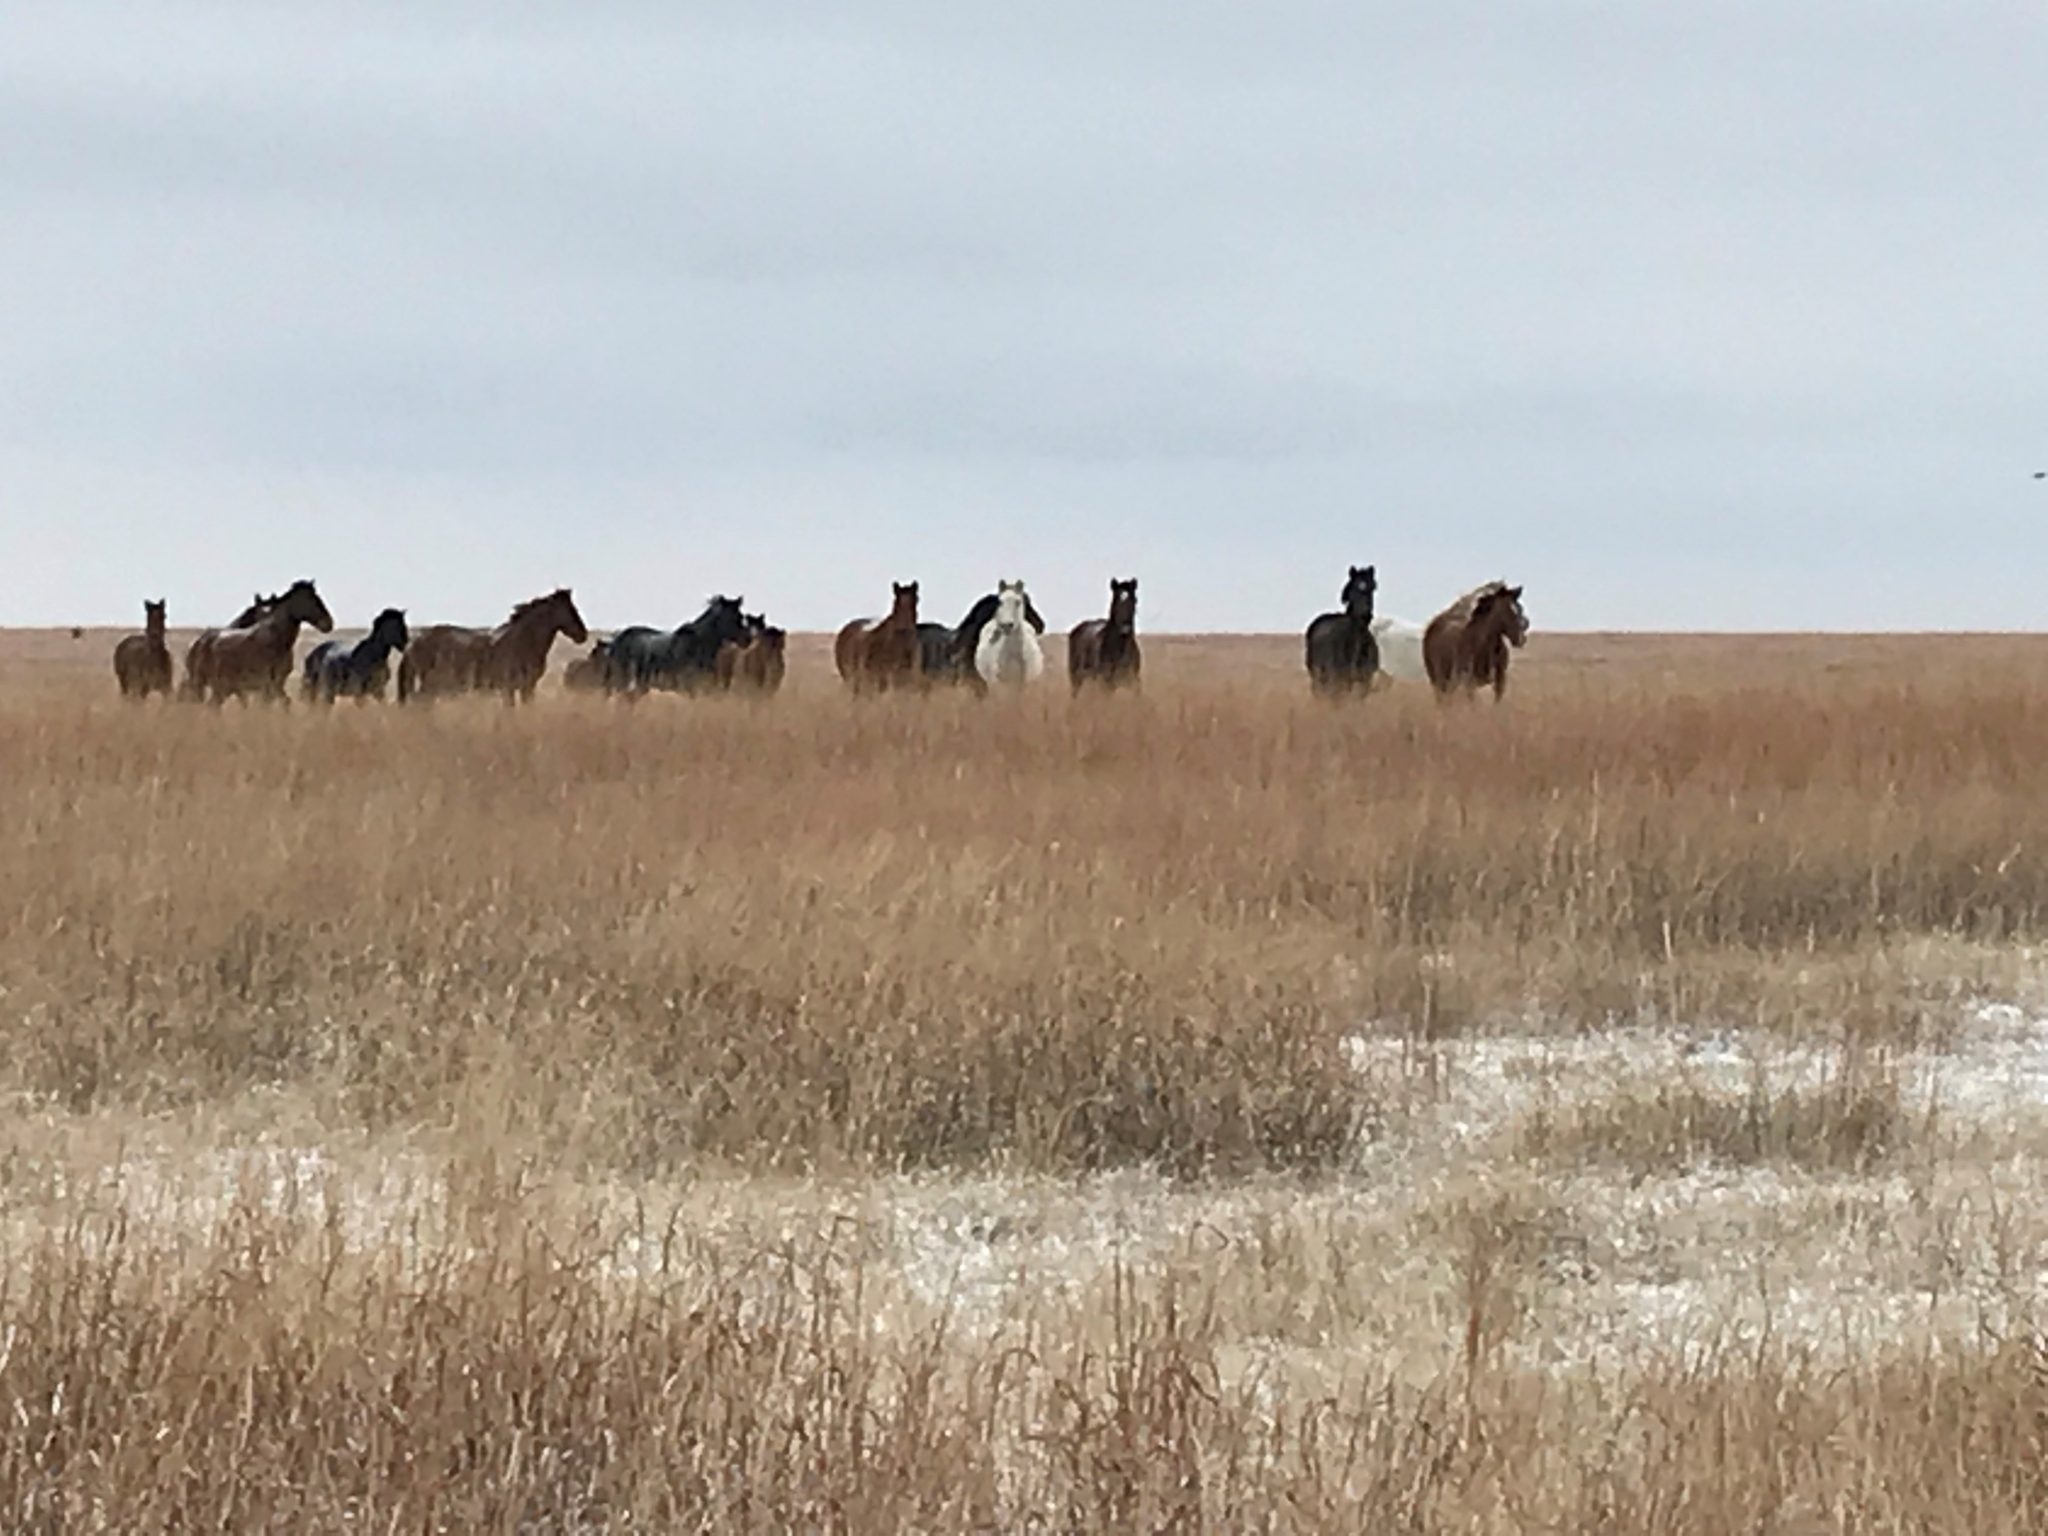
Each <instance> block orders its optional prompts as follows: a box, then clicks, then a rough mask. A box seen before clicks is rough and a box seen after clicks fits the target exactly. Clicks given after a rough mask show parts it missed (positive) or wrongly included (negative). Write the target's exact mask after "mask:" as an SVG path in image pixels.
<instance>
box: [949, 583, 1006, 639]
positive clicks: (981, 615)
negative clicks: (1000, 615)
mask: <svg viewBox="0 0 2048 1536" xmlns="http://www.w3.org/2000/svg"><path fill="white" fill-rule="evenodd" d="M995 616H996V595H995V593H993V592H984V593H982V595H981V596H980V597H977V598H976V599H975V600H974V606H973V607H971V608H969V609H968V610H967V612H966V613H965V614H964V615H962V617H961V619H960V622H959V623H958V624H955V625H954V626H953V630H954V633H956V634H957V633H959V632H960V631H961V630H963V629H968V628H971V627H972V626H974V625H976V624H986V623H987V622H988V621H989V620H990V619H992V618H994V617H995Z"/></svg>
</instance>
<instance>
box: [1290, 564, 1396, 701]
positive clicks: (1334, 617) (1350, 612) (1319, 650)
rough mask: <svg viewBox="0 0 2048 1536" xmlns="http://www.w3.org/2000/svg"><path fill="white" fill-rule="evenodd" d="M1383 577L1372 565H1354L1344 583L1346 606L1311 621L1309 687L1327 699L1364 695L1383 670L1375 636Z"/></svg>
mask: <svg viewBox="0 0 2048 1536" xmlns="http://www.w3.org/2000/svg"><path fill="white" fill-rule="evenodd" d="M1378 590H1379V575H1378V573H1377V572H1376V571H1375V570H1374V569H1373V568H1372V567H1371V566H1369V565H1354V566H1352V567H1351V574H1350V576H1349V577H1348V578H1347V579H1346V580H1345V582H1344V592H1343V596H1342V597H1341V598H1340V599H1339V600H1340V601H1341V602H1342V603H1343V605H1344V607H1343V609H1342V611H1341V612H1338V613H1322V614H1318V615H1316V617H1315V618H1313V619H1311V620H1310V621H1309V626H1308V632H1307V634H1306V635H1304V636H1303V642H1304V644H1303V656H1304V659H1305V660H1306V662H1307V664H1308V680H1309V685H1310V687H1312V688H1313V689H1314V690H1315V691H1316V693H1317V694H1319V695H1321V696H1322V697H1324V698H1337V697H1341V696H1342V695H1344V694H1348V693H1353V692H1363V691H1365V690H1367V689H1369V688H1371V687H1372V682H1373V677H1374V675H1375V674H1376V673H1377V672H1378V671H1379V669H1380V646H1379V642H1378V641H1377V640H1375V639H1374V638H1373V633H1372V600H1373V595H1374V594H1375V593H1376V592H1377V591H1378Z"/></svg>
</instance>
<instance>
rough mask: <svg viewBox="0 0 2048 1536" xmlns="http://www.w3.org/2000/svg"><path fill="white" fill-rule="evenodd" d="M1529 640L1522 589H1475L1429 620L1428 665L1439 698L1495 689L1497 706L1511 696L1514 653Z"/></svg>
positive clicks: (1497, 585)
mask: <svg viewBox="0 0 2048 1536" xmlns="http://www.w3.org/2000/svg"><path fill="white" fill-rule="evenodd" d="M1528 639H1529V616H1528V614H1526V613H1524V612H1523V611H1522V589H1521V588H1520V587H1511V586H1509V585H1508V584H1507V583H1506V582H1504V581H1489V582H1487V583H1486V585H1485V586H1482V587H1474V588H1473V589H1472V590H1471V591H1470V592H1467V593H1466V594H1465V595H1464V596H1463V597H1461V598H1459V599H1458V600H1457V601H1456V602H1455V603H1453V604H1451V606H1450V607H1448V608H1446V609H1445V610H1444V611H1443V612H1442V613H1440V614H1438V615H1437V616H1436V617H1435V618H1433V619H1431V620H1430V621H1429V628H1428V629H1426V630H1424V631H1423V634H1422V663H1423V665H1424V666H1425V667H1427V668H1428V669H1429V681H1430V686H1431V687H1433V688H1435V689H1436V691H1437V697H1438V698H1441V699H1448V698H1450V697H1452V696H1453V695H1455V694H1460V693H1476V692H1477V691H1478V690H1479V689H1481V688H1483V687H1486V686H1487V685H1488V684H1491V685H1492V687H1493V698H1494V702H1495V703H1496V704H1497V703H1499V702H1500V698H1501V695H1502V694H1504V693H1506V692H1507V691H1508V648H1509V647H1510V646H1513V647H1514V648H1515V649H1517V650H1519V649H1520V648H1521V647H1522V646H1523V645H1524V644H1526V643H1527V642H1528Z"/></svg>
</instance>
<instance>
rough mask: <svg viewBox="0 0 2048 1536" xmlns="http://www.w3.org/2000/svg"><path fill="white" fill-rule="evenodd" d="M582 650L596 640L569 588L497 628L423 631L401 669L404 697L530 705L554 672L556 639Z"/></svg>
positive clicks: (523, 607)
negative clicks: (496, 699)
mask: <svg viewBox="0 0 2048 1536" xmlns="http://www.w3.org/2000/svg"><path fill="white" fill-rule="evenodd" d="M557 635H567V636H568V637H569V638H570V639H571V640H572V641H574V642H575V643H576V644H578V645H581V644H583V643H584V641H586V640H588V639H589V638H590V631H589V630H588V629H586V628H585V627H584V624H583V615H582V614H580V613H578V612H577V611H576V601H575V599H574V598H572V597H571V596H570V595H569V589H568V588H567V587H562V588H559V589H557V590H556V591H553V592H550V593H548V594H547V595H546V596H545V597H535V598H529V599H528V600H527V601H525V602H523V603H521V604H520V605H519V606H518V607H517V608H514V609H513V610H512V615H511V617H510V618H508V619H506V620H505V622H504V623H502V624H500V625H499V626H498V627H497V628H496V629H467V628H464V627H463V626H462V625H459V624H435V625H431V626H429V627H428V628H426V629H423V630H420V631H419V632H418V633H417V634H415V635H414V636H413V637H412V644H411V645H410V646H408V647H407V648H406V652H405V660H404V661H403V662H401V663H400V664H399V667H398V698H399V702H400V703H404V702H405V701H407V700H409V699H428V698H434V697H437V696H440V695H443V694H451V693H497V694H502V695H503V696H504V699H505V702H506V703H508V704H519V703H530V702H531V701H532V699H533V691H534V689H536V688H538V687H539V686H540V680H541V678H542V677H543V676H545V675H546V673H547V670H548V648H549V647H550V646H552V645H553V644H554V643H555V636H557Z"/></svg>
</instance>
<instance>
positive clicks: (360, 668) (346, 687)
mask: <svg viewBox="0 0 2048 1536" xmlns="http://www.w3.org/2000/svg"><path fill="white" fill-rule="evenodd" d="M410 638H411V637H410V635H409V634H408V633H407V631H406V627H405V610H404V609H402V608H386V609H385V610H384V611H383V612H382V613H380V614H378V615H377V619H376V622H375V623H373V624H372V625H371V626H370V632H369V633H368V634H367V635H365V636H364V637H363V638H362V639H360V640H357V641H355V642H354V643H353V644H351V643H349V642H347V641H343V640H322V641H321V642H320V643H319V644H318V645H316V646H314V647H313V649H312V650H310V651H308V652H307V653H306V665H305V668H304V677H305V687H306V698H307V701H308V702H310V703H315V704H332V703H333V702H334V701H335V700H336V699H340V698H352V699H356V700H359V701H360V700H363V699H381V698H383V697H384V689H385V686H386V685H387V684H388V683H389V682H390V681H391V653H392V652H393V651H402V650H404V649H405V647H406V643H407V641H408V640H409V639H410Z"/></svg>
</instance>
